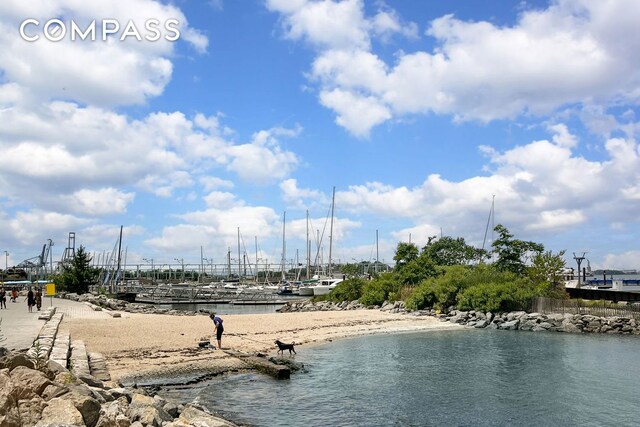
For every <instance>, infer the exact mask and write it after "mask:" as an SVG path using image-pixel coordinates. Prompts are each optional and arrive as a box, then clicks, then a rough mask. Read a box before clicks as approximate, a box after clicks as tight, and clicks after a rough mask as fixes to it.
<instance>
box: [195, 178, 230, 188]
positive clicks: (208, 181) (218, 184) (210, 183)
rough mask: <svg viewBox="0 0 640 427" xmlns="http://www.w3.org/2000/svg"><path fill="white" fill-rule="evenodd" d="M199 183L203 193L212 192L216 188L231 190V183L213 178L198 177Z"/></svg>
mask: <svg viewBox="0 0 640 427" xmlns="http://www.w3.org/2000/svg"><path fill="white" fill-rule="evenodd" d="M199 181H200V184H202V188H203V190H204V191H212V190H215V189H217V188H226V189H230V188H233V182H232V181H229V180H226V179H222V178H218V177H215V176H203V177H200V180H199Z"/></svg>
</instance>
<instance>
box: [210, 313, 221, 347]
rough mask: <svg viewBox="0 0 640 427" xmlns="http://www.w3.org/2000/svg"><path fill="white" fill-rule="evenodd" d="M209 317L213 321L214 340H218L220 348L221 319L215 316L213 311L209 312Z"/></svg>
mask: <svg viewBox="0 0 640 427" xmlns="http://www.w3.org/2000/svg"><path fill="white" fill-rule="evenodd" d="M209 318H210V319H211V320H212V321H213V325H214V326H213V332H215V333H216V340H218V349H219V350H222V333H223V332H224V327H223V326H222V319H221V318H219V317H218V316H216V314H215V313H211V314H210V315H209Z"/></svg>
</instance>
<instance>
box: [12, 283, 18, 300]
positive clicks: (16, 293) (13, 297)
mask: <svg viewBox="0 0 640 427" xmlns="http://www.w3.org/2000/svg"><path fill="white" fill-rule="evenodd" d="M11 301H13V302H18V291H17V290H16V287H15V286H14V287H13V288H11Z"/></svg>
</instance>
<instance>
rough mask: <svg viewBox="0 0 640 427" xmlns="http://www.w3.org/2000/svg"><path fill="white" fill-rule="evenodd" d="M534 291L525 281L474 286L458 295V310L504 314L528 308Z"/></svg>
mask: <svg viewBox="0 0 640 427" xmlns="http://www.w3.org/2000/svg"><path fill="white" fill-rule="evenodd" d="M533 294H534V292H533V289H532V288H531V287H529V286H526V283H525V281H523V280H519V281H512V282H507V283H504V282H503V283H500V282H493V283H483V284H478V285H476V286H472V287H470V288H467V289H465V290H463V291H462V292H460V293H459V294H458V297H457V300H458V305H457V306H458V309H460V310H478V311H492V312H504V311H515V310H525V309H526V308H528V306H529V303H530V301H531V298H532V297H533Z"/></svg>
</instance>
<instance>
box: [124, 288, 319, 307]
mask: <svg viewBox="0 0 640 427" xmlns="http://www.w3.org/2000/svg"><path fill="white" fill-rule="evenodd" d="M118 295H122V296H123V298H122V299H125V297H124V296H126V299H127V300H128V301H130V302H134V301H135V302H138V303H144V304H230V305H274V304H276V305H277V304H286V303H287V302H288V301H300V300H305V299H306V298H304V297H300V296H298V295H281V294H278V293H275V292H273V291H272V290H267V289H251V288H246V287H241V286H240V287H237V288H236V287H234V288H229V287H224V286H214V285H200V284H190V283H180V284H162V283H160V284H152V285H149V284H145V285H141V284H136V286H131V284H129V286H127V287H123V288H121V289H118ZM131 300H134V301H131Z"/></svg>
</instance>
